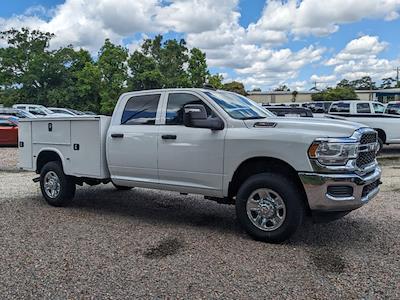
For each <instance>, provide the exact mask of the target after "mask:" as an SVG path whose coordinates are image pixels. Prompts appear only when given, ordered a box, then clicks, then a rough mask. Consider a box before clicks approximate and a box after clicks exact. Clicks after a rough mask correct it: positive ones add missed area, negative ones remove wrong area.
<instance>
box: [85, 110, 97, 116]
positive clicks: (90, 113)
mask: <svg viewBox="0 0 400 300" xmlns="http://www.w3.org/2000/svg"><path fill="white" fill-rule="evenodd" d="M83 113H84V114H85V115H89V116H96V115H97V114H96V113H95V112H92V111H89V110H88V111H84V112H83Z"/></svg>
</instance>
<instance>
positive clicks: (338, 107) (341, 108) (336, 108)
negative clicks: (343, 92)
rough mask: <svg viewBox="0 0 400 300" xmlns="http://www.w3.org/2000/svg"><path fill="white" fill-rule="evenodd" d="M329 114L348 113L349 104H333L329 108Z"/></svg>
mask: <svg viewBox="0 0 400 300" xmlns="http://www.w3.org/2000/svg"><path fill="white" fill-rule="evenodd" d="M329 112H334V113H350V103H343V102H339V103H333V104H332V105H331V108H330V110H329Z"/></svg>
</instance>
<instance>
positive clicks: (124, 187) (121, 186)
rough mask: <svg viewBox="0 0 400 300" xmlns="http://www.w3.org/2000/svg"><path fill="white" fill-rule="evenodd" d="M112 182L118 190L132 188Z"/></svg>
mask: <svg viewBox="0 0 400 300" xmlns="http://www.w3.org/2000/svg"><path fill="white" fill-rule="evenodd" d="M112 184H113V186H114V187H115V188H116V189H117V190H119V191H129V190H131V189H133V187H131V186H123V185H118V184H115V183H114V182H113V183H112Z"/></svg>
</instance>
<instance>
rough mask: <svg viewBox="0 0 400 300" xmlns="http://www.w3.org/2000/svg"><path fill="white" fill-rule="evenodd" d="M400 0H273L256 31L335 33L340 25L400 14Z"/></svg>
mask: <svg viewBox="0 0 400 300" xmlns="http://www.w3.org/2000/svg"><path fill="white" fill-rule="evenodd" d="M399 9H400V0H329V1H321V0H303V1H301V2H299V1H297V0H288V1H276V0H272V1H269V2H268V3H267V5H266V6H265V8H264V11H263V15H262V17H261V18H260V20H258V21H257V22H256V23H255V24H253V25H251V26H249V28H253V30H259V31H262V30H275V31H280V32H285V33H287V34H289V33H290V34H294V35H295V36H302V35H317V36H324V35H328V34H331V33H333V32H336V31H337V30H338V29H339V25H340V24H345V23H351V22H356V21H359V20H362V19H364V18H372V19H373V18H385V20H387V21H391V20H394V19H396V18H398V17H399V14H398V11H399Z"/></svg>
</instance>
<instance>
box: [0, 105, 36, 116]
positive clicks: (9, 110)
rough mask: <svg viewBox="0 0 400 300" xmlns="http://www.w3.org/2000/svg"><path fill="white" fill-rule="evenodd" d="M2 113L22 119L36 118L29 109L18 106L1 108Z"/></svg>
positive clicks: (0, 112) (0, 113)
mask: <svg viewBox="0 0 400 300" xmlns="http://www.w3.org/2000/svg"><path fill="white" fill-rule="evenodd" d="M0 115H6V116H14V117H18V118H20V119H25V118H36V116H35V115H34V114H31V113H30V112H29V111H26V110H22V109H18V108H7V107H6V108H0Z"/></svg>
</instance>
